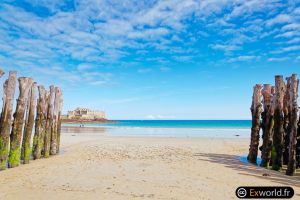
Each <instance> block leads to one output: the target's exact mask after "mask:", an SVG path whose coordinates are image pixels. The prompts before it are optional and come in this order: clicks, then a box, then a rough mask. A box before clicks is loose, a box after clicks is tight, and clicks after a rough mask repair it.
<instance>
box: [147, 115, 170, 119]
mask: <svg viewBox="0 0 300 200" xmlns="http://www.w3.org/2000/svg"><path fill="white" fill-rule="evenodd" d="M145 118H146V119H152V120H155V119H157V120H159V119H175V117H174V116H173V115H147V116H145Z"/></svg>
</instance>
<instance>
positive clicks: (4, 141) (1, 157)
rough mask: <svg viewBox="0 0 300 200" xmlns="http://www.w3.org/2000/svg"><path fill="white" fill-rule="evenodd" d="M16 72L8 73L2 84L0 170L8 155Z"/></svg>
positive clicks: (2, 168)
mask: <svg viewBox="0 0 300 200" xmlns="http://www.w3.org/2000/svg"><path fill="white" fill-rule="evenodd" d="M16 79H17V72H16V71H10V72H9V77H8V79H7V80H6V81H5V83H4V90H3V105H2V112H1V118H0V170H4V169H6V165H7V159H8V154H9V135H10V129H11V122H12V113H13V103H14V95H15V87H16Z"/></svg>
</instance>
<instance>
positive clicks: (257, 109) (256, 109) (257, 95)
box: [247, 84, 262, 164]
mask: <svg viewBox="0 0 300 200" xmlns="http://www.w3.org/2000/svg"><path fill="white" fill-rule="evenodd" d="M261 89H262V86H261V85H259V84H256V85H255V86H254V88H253V96H252V105H251V113H252V128H251V142H250V148H249V155H248V157H247V159H248V161H249V162H250V163H255V164H256V160H257V152H258V144H259V129H260V115H261V110H262V105H261Z"/></svg>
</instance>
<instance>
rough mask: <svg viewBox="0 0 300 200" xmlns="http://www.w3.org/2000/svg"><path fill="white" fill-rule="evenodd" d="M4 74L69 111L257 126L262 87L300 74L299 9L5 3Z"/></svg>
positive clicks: (261, 2)
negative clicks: (26, 79) (257, 94)
mask: <svg viewBox="0 0 300 200" xmlns="http://www.w3.org/2000/svg"><path fill="white" fill-rule="evenodd" d="M0 67H1V68H2V69H4V70H5V72H6V75H5V76H4V78H1V81H2V82H1V83H3V80H4V79H5V78H7V74H8V71H9V70H17V71H18V76H30V77H33V78H34V80H35V81H37V82H38V84H42V85H44V86H46V87H48V86H49V85H50V84H55V85H58V86H61V87H62V90H63V96H64V105H63V112H64V113H66V112H67V111H68V110H73V109H75V108H76V107H88V108H90V109H95V110H104V111H105V112H106V113H107V116H108V118H109V119H250V118H251V113H250V109H249V108H250V105H251V96H252V90H253V86H254V84H256V83H260V84H261V83H270V84H274V76H275V75H277V74H281V75H284V76H290V75H291V74H292V73H298V74H300V1H299V0H292V1H279V0H247V1H244V0H227V1H225V0H224V1H223V0H202V1H197V0H172V1H168V0H165V1H153V0H145V1H143V0H138V1H135V0H123V1H120V0H107V1H105V0H67V1H63V0H23V1H18V0H14V1H12V0H1V1H0Z"/></svg>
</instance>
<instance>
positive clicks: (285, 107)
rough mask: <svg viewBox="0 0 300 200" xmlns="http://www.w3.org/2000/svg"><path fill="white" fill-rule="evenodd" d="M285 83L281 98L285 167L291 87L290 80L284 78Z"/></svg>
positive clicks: (287, 155) (287, 150)
mask: <svg viewBox="0 0 300 200" xmlns="http://www.w3.org/2000/svg"><path fill="white" fill-rule="evenodd" d="M286 80H287V83H286V88H285V94H284V98H283V114H284V118H283V130H284V137H283V140H284V148H283V164H284V165H287V164H288V160H289V144H290V142H289V141H290V132H291V129H290V124H289V121H290V116H289V112H290V108H289V107H290V102H289V98H290V94H289V91H290V85H291V83H290V82H291V78H290V77H287V78H286Z"/></svg>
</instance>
